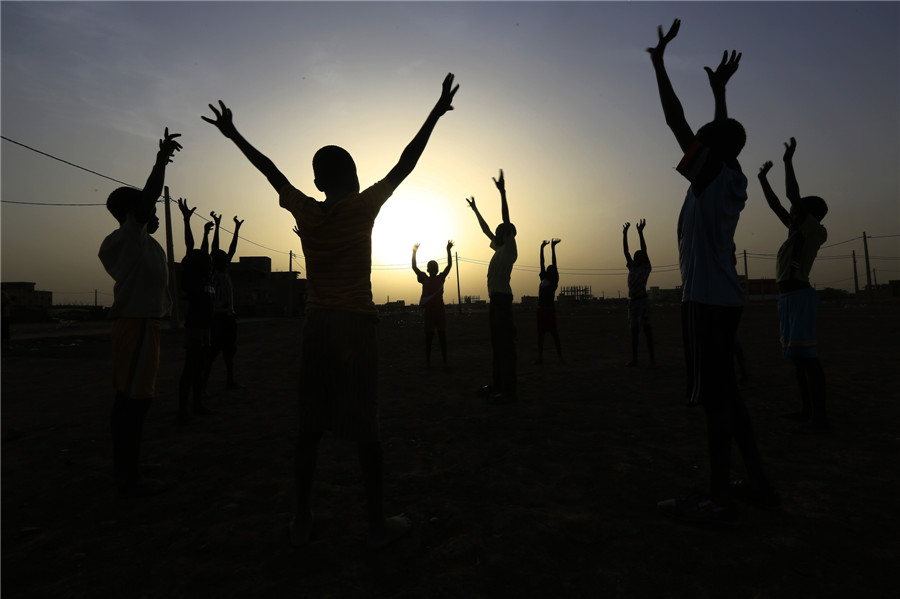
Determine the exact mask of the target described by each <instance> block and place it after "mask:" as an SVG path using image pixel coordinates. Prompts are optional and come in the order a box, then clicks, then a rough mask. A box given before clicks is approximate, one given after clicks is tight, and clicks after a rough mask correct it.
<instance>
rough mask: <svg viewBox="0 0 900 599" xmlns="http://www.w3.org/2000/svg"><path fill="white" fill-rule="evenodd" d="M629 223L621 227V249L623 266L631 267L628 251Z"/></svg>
mask: <svg viewBox="0 0 900 599" xmlns="http://www.w3.org/2000/svg"><path fill="white" fill-rule="evenodd" d="M630 226H631V223H625V226H623V227H622V249H624V250H625V264H627V265H628V266H631V252H629V251H628V227H630Z"/></svg>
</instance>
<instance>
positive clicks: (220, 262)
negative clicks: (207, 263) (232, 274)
mask: <svg viewBox="0 0 900 599" xmlns="http://www.w3.org/2000/svg"><path fill="white" fill-rule="evenodd" d="M211 257H212V265H213V268H215V269H216V270H224V269H225V267H226V266H228V253H227V252H226V251H225V250H213V251H212V256H211Z"/></svg>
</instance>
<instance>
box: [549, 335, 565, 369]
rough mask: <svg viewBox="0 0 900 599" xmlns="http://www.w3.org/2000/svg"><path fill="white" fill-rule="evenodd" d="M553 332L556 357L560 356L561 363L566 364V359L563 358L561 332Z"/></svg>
mask: <svg viewBox="0 0 900 599" xmlns="http://www.w3.org/2000/svg"><path fill="white" fill-rule="evenodd" d="M551 334H552V335H553V343H554V344H555V345H556V357H557V358H559V361H560V362H561V363H563V364H565V363H566V360H565V359H564V358H563V354H562V344H561V343H560V342H559V332H557V331H553V332H552V333H551Z"/></svg>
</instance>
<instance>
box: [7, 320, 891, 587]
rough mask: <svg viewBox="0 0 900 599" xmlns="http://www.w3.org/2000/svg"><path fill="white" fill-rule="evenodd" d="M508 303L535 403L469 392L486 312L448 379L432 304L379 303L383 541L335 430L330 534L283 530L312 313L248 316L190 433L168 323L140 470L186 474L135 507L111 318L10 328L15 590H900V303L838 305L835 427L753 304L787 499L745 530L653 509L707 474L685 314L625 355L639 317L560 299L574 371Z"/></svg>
mask: <svg viewBox="0 0 900 599" xmlns="http://www.w3.org/2000/svg"><path fill="white" fill-rule="evenodd" d="M516 318H517V324H518V328H519V340H518V348H519V384H520V401H519V402H518V403H517V404H514V405H504V406H494V405H488V404H486V403H485V402H484V400H482V399H480V398H478V397H476V396H475V393H474V392H475V390H476V389H477V388H478V387H480V386H481V385H483V384H485V383H487V382H489V381H488V378H489V372H490V370H489V365H490V348H489V343H488V324H487V314H486V313H484V312H480V313H479V312H476V313H471V314H463V315H459V314H457V313H455V312H454V311H453V310H450V319H449V333H448V336H449V345H450V362H451V367H450V369H449V371H446V372H445V371H443V370H442V369H440V368H433V369H431V370H426V369H425V368H424V358H423V355H422V344H423V335H422V331H421V318H420V316H419V315H418V314H403V315H400V314H389V315H384V316H383V317H382V320H381V324H380V329H379V331H380V332H379V334H380V336H381V405H382V409H381V423H382V430H383V441H384V448H385V470H386V495H387V506H388V510H389V512H391V513H397V512H404V513H406V514H407V515H408V516H409V517H410V518H411V519H412V520H413V523H414V528H413V530H412V532H411V534H409V535H408V536H407V537H405V538H403V539H402V540H400V541H398V542H397V543H396V544H394V545H392V546H390V547H388V548H387V549H384V550H382V551H380V552H373V551H370V550H367V549H366V547H365V542H364V538H365V512H364V498H363V492H362V486H361V483H360V480H359V469H358V466H357V462H356V452H355V446H354V445H353V444H350V443H346V442H343V441H341V440H340V439H336V438H334V437H330V436H329V437H326V439H325V440H324V442H323V444H322V448H321V453H320V460H319V469H318V472H317V484H316V489H315V495H316V511H317V518H318V520H319V523H320V528H319V532H318V536H317V539H316V540H315V541H314V542H313V543H312V544H310V545H309V546H308V547H307V548H303V549H297V548H294V547H292V546H291V545H290V544H289V543H288V538H287V532H286V523H287V518H288V514H289V513H290V510H291V506H292V501H293V478H292V460H293V440H294V435H295V414H296V407H295V397H296V393H297V387H298V382H299V381H298V377H297V364H298V348H299V345H298V339H299V335H300V329H301V324H302V322H301V321H300V320H264V321H253V322H244V323H241V325H240V330H239V336H240V337H239V343H240V347H239V353H238V357H237V376H238V379H239V380H240V381H241V382H243V383H244V384H246V385H247V387H248V388H247V389H244V390H239V391H226V390H225V388H224V387H225V386H224V372H223V371H224V368H223V367H222V365H221V362H220V364H219V365H218V367H217V370H216V371H215V372H214V374H213V380H212V384H211V389H210V392H211V394H212V396H211V398H210V401H211V403H212V404H214V406H215V407H216V408H217V409H218V410H219V413H218V414H217V415H215V416H211V417H208V418H207V419H205V420H204V421H203V422H202V423H201V424H199V425H197V426H194V427H190V428H183V427H182V428H180V427H179V426H178V425H177V424H176V423H175V420H174V416H175V411H176V403H177V397H176V388H177V379H178V375H179V373H180V369H181V365H182V360H183V350H182V349H181V347H180V345H181V341H180V333H179V332H178V331H165V332H164V339H163V354H162V366H161V371H160V375H159V395H158V397H157V399H156V401H155V403H154V405H153V407H152V409H151V413H150V416H149V418H148V422H147V428H146V434H145V444H144V455H143V461H144V462H146V463H147V464H148V467H150V468H152V469H153V471H154V474H153V476H157V477H162V478H168V479H170V480H173V481H176V485H175V487H174V488H173V489H171V490H170V491H169V492H167V493H165V494H163V495H160V496H157V497H154V498H147V499H140V500H121V499H118V498H117V497H116V495H115V493H114V492H113V487H112V481H111V472H110V441H109V431H108V427H109V424H108V420H109V410H110V406H111V401H112V396H113V393H112V390H111V386H110V375H109V371H110V358H109V352H110V344H109V338H108V335H107V334H106V333H105V332H104V331H103V330H102V327H101V328H100V329H85V330H83V331H78V332H77V333H74V334H71V332H70V333H66V334H65V335H63V336H58V335H51V336H46V335H41V336H32V337H31V338H19V339H14V345H13V348H12V349H11V350H8V351H5V352H3V354H2V375H0V376H2V543H3V546H2V593H3V596H4V598H18V597H23V598H24V597H34V598H42V599H43V598H47V599H49V598H56V597H92V598H94V597H117V598H119V597H121V598H129V599H131V598H144V597H146V598H166V599H172V598H178V597H204V598H205V597H227V598H230V597H311V598H330V597H404V598H421V597H449V598H456V597H462V598H476V597H652V598H666V597H673V598H675V597H678V598H681V597H684V598H706V597H710V598H717V597H723V598H743V597H747V598H774V597H785V598H819V597H896V596H897V592H898V588H900V585H898V583H897V582H896V579H895V578H894V573H895V570H896V567H897V564H898V556H900V542H898V538H897V535H898V532H900V523H898V520H900V519H898V516H897V500H898V498H900V482H898V480H897V474H898V472H900V468H898V466H900V463H898V462H900V458H898V456H900V451H898V450H900V433H898V422H900V418H898V416H900V374H898V369H900V360H898V356H900V352H898V349H900V344H898V333H900V306H898V305H896V304H894V305H877V306H874V307H866V306H855V305H852V306H850V305H840V304H835V305H828V304H826V305H823V308H822V311H821V314H820V317H819V328H820V331H819V337H820V348H821V355H822V361H823V364H824V366H825V369H826V374H827V377H828V386H829V387H828V390H829V405H830V409H831V415H832V418H833V421H834V424H835V428H836V431H835V432H834V433H833V434H831V435H827V436H804V435H798V434H796V433H794V432H792V427H793V424H792V423H790V422H789V421H787V420H785V419H784V418H783V417H782V414H784V413H786V412H789V411H792V410H794V409H796V408H797V405H798V401H799V400H798V398H797V389H796V383H795V380H794V373H793V369H792V367H791V366H790V365H789V363H786V362H785V361H784V360H782V358H781V355H780V350H779V348H778V345H777V316H776V313H775V306H774V304H771V303H767V304H759V305H751V306H749V307H748V308H747V310H746V311H745V314H744V318H743V320H742V323H741V330H740V337H741V341H742V343H743V346H744V350H745V352H746V354H747V363H748V369H749V373H750V379H749V381H748V382H747V383H746V384H745V385H743V387H742V393H743V396H744V399H745V400H746V402H747V404H748V406H749V408H750V411H751V414H752V417H753V420H754V425H755V427H756V432H757V437H758V441H759V444H760V447H761V450H762V453H763V457H764V460H765V462H766V465H767V466H768V470H769V473H770V476H771V478H772V479H773V481H774V483H775V485H776V486H777V488H778V490H779V492H780V493H781V495H782V497H783V501H784V505H783V507H782V508H781V509H780V510H777V511H761V510H757V509H753V508H750V507H746V508H743V509H742V511H741V518H742V521H741V524H740V525H739V526H738V527H736V528H733V529H728V530H718V529H717V530H711V529H703V528H693V527H690V526H686V525H682V524H679V523H675V522H671V521H669V520H666V519H664V518H662V517H661V516H660V515H659V514H658V513H657V511H656V509H655V505H656V502H657V501H658V500H660V499H665V498H668V497H672V496H675V495H678V494H682V493H685V492H689V491H691V490H694V489H698V490H699V489H703V488H705V486H706V481H707V473H708V469H707V461H706V455H707V454H706V447H705V434H704V418H703V413H702V411H701V410H699V409H692V408H687V407H685V406H683V405H682V396H683V387H684V377H683V360H682V356H681V341H680V328H679V326H680V325H679V320H678V308H677V306H657V307H656V308H655V311H654V313H653V319H654V325H655V329H656V338H657V353H658V359H659V362H660V366H659V367H658V368H656V369H649V368H647V367H646V366H643V367H640V368H637V369H633V368H626V367H624V364H625V362H626V361H627V358H628V355H627V354H628V343H629V336H628V329H627V324H626V320H625V313H624V308H622V307H615V308H602V307H578V308H573V309H567V310H560V312H559V322H560V329H561V335H562V341H563V348H564V351H565V353H566V358H567V360H568V364H566V365H561V364H559V363H558V361H557V360H556V356H555V352H554V350H553V346H552V344H551V343H549V339H548V347H547V351H545V359H544V364H543V365H542V366H535V365H532V361H533V359H534V356H535V352H536V335H535V333H534V314H533V312H531V311H529V310H520V311H518V312H517V314H516ZM642 341H643V340H642ZM642 349H643V348H642ZM643 356H645V354H643V353H642V357H643ZM644 363H645V364H646V360H644ZM735 461H736V468H737V469H736V472H735V476H736V477H740V475H741V470H740V469H741V468H742V465H741V464H740V460H739V459H736V460H735Z"/></svg>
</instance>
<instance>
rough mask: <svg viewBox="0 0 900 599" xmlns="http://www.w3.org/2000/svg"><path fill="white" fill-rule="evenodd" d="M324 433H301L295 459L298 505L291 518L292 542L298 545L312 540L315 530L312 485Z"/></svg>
mask: <svg viewBox="0 0 900 599" xmlns="http://www.w3.org/2000/svg"><path fill="white" fill-rule="evenodd" d="M321 440H322V433H300V435H299V437H298V438H297V452H296V455H295V461H294V476H295V478H296V484H297V507H296V511H295V513H294V518H293V519H292V520H291V524H290V533H291V544H292V545H295V546H297V547H299V546H301V545H305V544H306V543H308V542H309V541H310V538H311V537H312V530H313V512H312V486H313V478H314V477H315V473H316V457H317V456H318V453H319V441H321Z"/></svg>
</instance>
